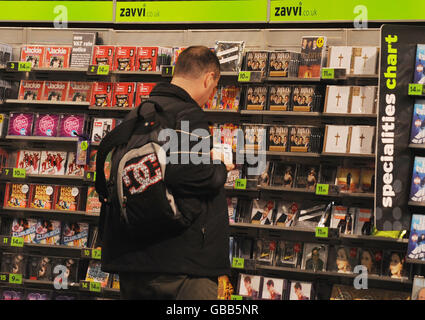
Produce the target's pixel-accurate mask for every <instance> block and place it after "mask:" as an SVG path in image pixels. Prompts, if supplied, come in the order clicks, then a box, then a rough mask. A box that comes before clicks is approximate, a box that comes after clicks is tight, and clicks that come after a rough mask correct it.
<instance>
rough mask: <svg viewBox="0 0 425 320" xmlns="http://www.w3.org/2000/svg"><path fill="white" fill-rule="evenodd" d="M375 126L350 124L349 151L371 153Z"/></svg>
mask: <svg viewBox="0 0 425 320" xmlns="http://www.w3.org/2000/svg"><path fill="white" fill-rule="evenodd" d="M375 131H376V127H375V126H352V127H351V130H350V148H349V150H350V153H354V154H373V153H374V147H375Z"/></svg>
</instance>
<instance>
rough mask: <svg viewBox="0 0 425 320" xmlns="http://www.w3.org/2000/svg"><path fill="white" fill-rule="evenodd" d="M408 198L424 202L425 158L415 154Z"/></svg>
mask: <svg viewBox="0 0 425 320" xmlns="http://www.w3.org/2000/svg"><path fill="white" fill-rule="evenodd" d="M409 200H410V201H414V202H425V158H424V157H419V156H415V160H414V162H413V172H412V184H411V187H410V195H409Z"/></svg>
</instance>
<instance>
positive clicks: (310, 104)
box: [291, 86, 322, 112]
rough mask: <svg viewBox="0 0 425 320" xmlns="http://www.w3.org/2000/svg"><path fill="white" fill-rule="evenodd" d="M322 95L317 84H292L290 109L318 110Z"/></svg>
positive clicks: (301, 110) (299, 110) (302, 110)
mask: <svg viewBox="0 0 425 320" xmlns="http://www.w3.org/2000/svg"><path fill="white" fill-rule="evenodd" d="M321 99H322V95H321V94H320V92H319V89H318V87H317V86H294V87H293V88H292V105H291V110H292V111H296V112H313V111H314V112H318V111H320V110H319V107H320V104H321Z"/></svg>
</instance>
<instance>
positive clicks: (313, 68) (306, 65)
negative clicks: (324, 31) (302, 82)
mask: <svg viewBox="0 0 425 320" xmlns="http://www.w3.org/2000/svg"><path fill="white" fill-rule="evenodd" d="M326 42H327V38H326V37H324V36H318V37H302V40H301V63H300V66H299V69H298V77H299V78H320V76H321V68H322V64H323V63H322V62H323V59H324V57H325V56H326Z"/></svg>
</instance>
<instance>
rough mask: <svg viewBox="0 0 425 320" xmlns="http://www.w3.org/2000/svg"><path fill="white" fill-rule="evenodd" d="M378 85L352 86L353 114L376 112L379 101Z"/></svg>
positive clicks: (351, 106)
mask: <svg viewBox="0 0 425 320" xmlns="http://www.w3.org/2000/svg"><path fill="white" fill-rule="evenodd" d="M377 92H378V89H377V87H376V86H361V87H357V86H355V87H352V89H351V104H350V112H351V113H353V114H375V113H376V103H377V100H378V99H377Z"/></svg>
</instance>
